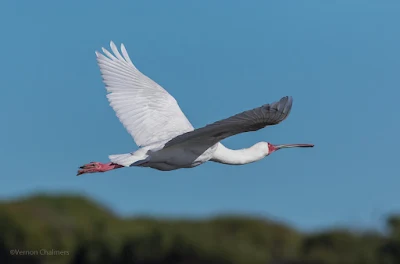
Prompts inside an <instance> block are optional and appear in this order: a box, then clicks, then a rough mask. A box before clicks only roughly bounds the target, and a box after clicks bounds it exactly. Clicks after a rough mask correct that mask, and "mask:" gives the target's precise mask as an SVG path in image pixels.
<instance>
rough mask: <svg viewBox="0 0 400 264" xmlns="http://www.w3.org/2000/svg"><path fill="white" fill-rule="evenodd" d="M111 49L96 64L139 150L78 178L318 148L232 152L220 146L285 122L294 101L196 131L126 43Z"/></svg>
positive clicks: (86, 169)
mask: <svg viewBox="0 0 400 264" xmlns="http://www.w3.org/2000/svg"><path fill="white" fill-rule="evenodd" d="M110 47H111V51H112V53H111V52H110V51H108V50H106V49H104V48H102V51H103V54H102V53H99V52H97V51H96V57H97V63H98V65H99V67H100V72H101V75H102V78H103V82H104V83H105V86H106V90H107V92H108V94H107V98H108V101H109V103H110V105H111V107H112V108H113V109H114V111H115V113H116V115H117V117H118V118H119V120H120V121H121V123H122V124H123V126H124V127H125V128H126V130H127V131H128V132H129V134H131V136H132V137H133V140H134V141H135V143H136V144H137V145H138V146H139V149H138V150H137V151H135V152H132V153H126V154H116V155H110V156H109V159H110V162H108V163H101V162H90V163H89V164H86V165H83V166H81V167H80V170H79V171H78V174H77V176H79V175H81V174H85V173H95V172H106V171H110V170H114V169H118V168H123V167H133V166H137V167H150V168H153V169H157V170H161V171H171V170H176V169H181V168H193V167H196V166H199V165H201V164H203V163H205V162H207V161H213V162H219V163H223V164H229V165H242V164H247V163H252V162H255V161H258V160H261V159H263V158H264V157H266V156H268V155H270V154H271V153H273V152H275V151H277V150H280V149H283V148H295V147H313V146H314V145H313V144H283V145H273V144H271V143H269V142H259V143H256V144H255V145H253V146H251V147H249V148H245V149H238V150H232V149H229V148H227V147H225V146H224V145H223V144H222V143H221V141H222V140H223V139H225V138H227V137H231V136H233V135H237V134H240V133H245V132H250V131H256V130H259V129H262V128H264V127H266V126H272V125H277V124H279V123H280V122H282V121H283V120H284V119H286V117H287V116H288V115H289V113H290V111H291V109H292V97H289V96H285V97H283V98H281V99H280V100H279V101H277V102H273V103H270V104H265V105H262V106H260V107H258V108H254V109H252V110H248V111H244V112H242V113H239V114H237V115H234V116H231V117H229V118H226V119H223V120H220V121H217V122H215V123H212V124H209V125H206V126H204V127H202V128H197V129H195V128H193V126H192V125H191V124H190V122H189V120H188V119H187V118H186V116H185V115H184V114H183V112H182V110H181V109H180V107H179V105H178V103H177V102H176V100H175V98H174V97H172V96H171V95H170V94H169V93H168V92H167V91H166V90H164V88H162V87H161V86H160V85H158V84H157V83H156V82H154V81H153V80H151V79H150V78H149V77H147V76H146V75H144V74H143V73H141V72H140V71H139V70H138V69H137V68H136V67H135V65H134V64H133V63H132V61H131V59H130V58H129V55H128V52H127V51H126V49H125V46H124V44H121V53H120V52H119V51H118V49H117V47H116V45H115V44H114V43H113V42H112V41H111V42H110Z"/></svg>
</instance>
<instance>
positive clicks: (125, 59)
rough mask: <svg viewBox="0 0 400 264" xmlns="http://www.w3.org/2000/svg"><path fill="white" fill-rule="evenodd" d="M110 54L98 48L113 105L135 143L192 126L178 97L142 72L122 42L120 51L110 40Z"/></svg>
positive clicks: (149, 141)
mask: <svg viewBox="0 0 400 264" xmlns="http://www.w3.org/2000/svg"><path fill="white" fill-rule="evenodd" d="M110 47H111V50H112V52H113V54H111V53H110V52H109V51H108V50H106V49H104V48H103V49H102V50H103V53H104V54H105V55H106V56H105V55H103V54H100V53H98V52H97V51H96V56H97V62H98V65H99V67H100V71H101V74H102V77H103V82H104V83H105V85H106V89H107V91H108V92H109V94H108V95H107V98H108V101H109V102H110V105H111V107H112V108H113V109H114V111H115V112H116V114H117V117H118V118H119V120H120V121H121V123H122V124H123V125H124V127H125V128H126V130H128V132H129V134H131V136H132V137H133V139H134V141H135V142H136V144H137V145H138V146H140V147H144V146H148V145H151V144H154V143H156V142H159V141H166V140H169V139H172V138H174V137H176V136H178V135H181V134H183V133H186V132H189V131H192V130H193V126H192V125H191V124H190V122H189V120H188V119H187V118H186V116H185V115H184V114H183V113H182V110H181V109H180V107H179V105H178V103H177V102H176V100H175V98H174V97H172V96H171V95H170V94H169V93H168V92H167V91H166V90H164V89H163V88H162V87H161V86H160V85H158V84H157V83H156V82H154V81H153V80H151V79H150V78H148V77H147V76H145V75H144V74H142V73H141V72H140V71H139V70H138V69H137V68H136V67H135V66H134V65H133V63H132V61H131V60H130V58H129V55H128V52H127V51H126V49H125V47H124V45H123V44H121V52H122V55H121V54H120V53H119V51H118V49H117V47H116V46H115V44H114V43H113V42H112V41H111V43H110Z"/></svg>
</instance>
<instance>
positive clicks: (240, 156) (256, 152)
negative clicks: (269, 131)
mask: <svg viewBox="0 0 400 264" xmlns="http://www.w3.org/2000/svg"><path fill="white" fill-rule="evenodd" d="M266 155H268V148H267V149H266V150H265V149H262V148H260V147H259V143H258V144H255V145H253V146H252V147H250V148H245V149H238V150H233V149H228V148H227V147H225V146H224V145H222V144H221V143H218V147H217V150H216V151H215V152H214V154H213V157H212V158H211V161H214V162H219V163H223V164H230V165H243V164H247V163H252V162H255V161H258V160H260V159H262V158H264V157H265V156H266Z"/></svg>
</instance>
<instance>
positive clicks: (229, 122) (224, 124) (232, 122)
mask: <svg viewBox="0 0 400 264" xmlns="http://www.w3.org/2000/svg"><path fill="white" fill-rule="evenodd" d="M292 102H293V101H292V97H289V96H285V97H283V98H282V99H281V100H279V101H278V102H274V103H272V104H266V105H263V106H261V107H258V108H254V109H252V110H248V111H245V112H242V113H240V114H237V115H234V116H231V117H229V118H227V119H223V120H220V121H217V122H215V123H212V124H209V125H207V126H205V127H202V128H199V129H196V130H194V131H191V132H187V133H185V134H182V135H179V136H177V137H175V138H173V139H172V140H170V141H168V142H167V144H166V145H165V147H169V146H172V145H176V144H181V143H185V144H191V143H202V144H204V145H206V144H208V145H213V144H216V143H217V142H219V141H221V140H223V139H225V138H227V137H230V136H233V135H236V134H239V133H244V132H249V131H256V130H259V129H261V128H264V127H266V126H272V125H276V124H279V123H280V122H282V121H283V120H284V119H285V118H286V117H287V116H288V115H289V113H290V110H291V109H292Z"/></svg>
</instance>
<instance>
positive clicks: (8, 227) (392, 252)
mask: <svg viewBox="0 0 400 264" xmlns="http://www.w3.org/2000/svg"><path fill="white" fill-rule="evenodd" d="M387 224H388V229H389V232H388V234H387V235H383V234H380V233H377V232H358V233H356V232H351V231H350V230H329V231H324V232H319V233H313V234H302V233H300V232H298V231H296V230H294V229H293V228H290V227H288V226H286V225H282V224H279V223H274V222H272V221H268V220H265V219H257V218H251V217H244V216H223V217H216V218H213V219H209V220H204V221H195V220H159V219H150V218H135V219H129V218H128V219H122V218H120V217H117V216H116V215H114V214H113V213H112V212H111V211H110V210H107V209H105V208H104V207H102V206H100V205H98V204H96V203H94V202H92V201H90V200H88V199H86V198H84V197H78V196H45V195H38V196H34V197H29V198H24V199H19V200H16V201H7V202H3V203H1V204H0V263H38V264H50V263H51V264H53V263H54V264H67V263H68V264H69V263H70V264H78V263H80V264H88V263H90V264H92V263H93V264H102V263H107V264H110V263H116V264H125V263H139V264H160V263H167V264H168V263H171V264H172V263H174V264H180V263H182V264H183V263H185V264H186V263H187V264H200V263H210V264H213V263H214V264H225V263H226V264H228V263H234V264H236V263H237V264H253V263H254V264H279V263H282V264H283V263H299V264H300V263H316V264H319V263H321V264H380V263H382V264H395V263H396V264H398V263H400V216H397V217H396V216H392V217H390V218H389V219H388V221H387ZM11 250H14V251H13V252H11V253H13V254H14V255H12V254H11V253H10V251H11ZM16 250H18V251H19V252H16Z"/></svg>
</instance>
